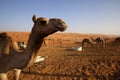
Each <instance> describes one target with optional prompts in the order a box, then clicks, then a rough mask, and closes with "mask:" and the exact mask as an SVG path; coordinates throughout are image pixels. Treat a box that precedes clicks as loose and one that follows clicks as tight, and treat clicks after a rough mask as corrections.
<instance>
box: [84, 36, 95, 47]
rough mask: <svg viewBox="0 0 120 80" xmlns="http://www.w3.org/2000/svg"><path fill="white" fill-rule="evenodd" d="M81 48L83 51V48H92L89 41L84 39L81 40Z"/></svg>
mask: <svg viewBox="0 0 120 80" xmlns="http://www.w3.org/2000/svg"><path fill="white" fill-rule="evenodd" d="M82 47H83V49H84V48H85V47H93V46H92V42H91V40H90V39H89V38H84V39H83V40H82Z"/></svg>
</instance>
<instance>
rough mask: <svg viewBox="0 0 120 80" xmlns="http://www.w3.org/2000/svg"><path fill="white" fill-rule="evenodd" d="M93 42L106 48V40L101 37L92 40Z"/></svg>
mask: <svg viewBox="0 0 120 80" xmlns="http://www.w3.org/2000/svg"><path fill="white" fill-rule="evenodd" d="M91 40H92V41H94V42H95V43H96V44H97V46H98V47H101V48H105V40H104V39H103V38H101V37H98V38H96V39H93V38H91Z"/></svg>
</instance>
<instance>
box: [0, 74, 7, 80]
mask: <svg viewBox="0 0 120 80" xmlns="http://www.w3.org/2000/svg"><path fill="white" fill-rule="evenodd" d="M0 80H8V77H7V73H1V74H0Z"/></svg>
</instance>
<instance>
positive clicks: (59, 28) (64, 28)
mask: <svg viewBox="0 0 120 80" xmlns="http://www.w3.org/2000/svg"><path fill="white" fill-rule="evenodd" d="M55 27H56V28H57V29H58V30H59V31H65V30H66V29H67V26H64V27H59V26H55Z"/></svg>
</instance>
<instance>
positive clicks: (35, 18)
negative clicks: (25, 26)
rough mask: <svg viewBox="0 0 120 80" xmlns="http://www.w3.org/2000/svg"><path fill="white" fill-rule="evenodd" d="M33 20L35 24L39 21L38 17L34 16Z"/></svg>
mask: <svg viewBox="0 0 120 80" xmlns="http://www.w3.org/2000/svg"><path fill="white" fill-rule="evenodd" d="M32 20H33V22H34V23H35V22H36V21H37V17H36V15H33V17H32Z"/></svg>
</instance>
